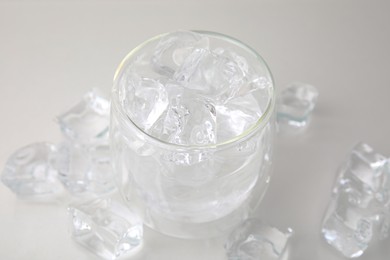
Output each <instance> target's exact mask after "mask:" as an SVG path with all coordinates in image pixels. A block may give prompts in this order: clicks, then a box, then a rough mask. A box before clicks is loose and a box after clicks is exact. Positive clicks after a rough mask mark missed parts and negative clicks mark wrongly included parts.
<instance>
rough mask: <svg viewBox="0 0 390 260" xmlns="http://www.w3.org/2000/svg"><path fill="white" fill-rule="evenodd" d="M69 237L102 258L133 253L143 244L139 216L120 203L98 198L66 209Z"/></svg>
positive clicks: (114, 257) (120, 256)
mask: <svg viewBox="0 0 390 260" xmlns="http://www.w3.org/2000/svg"><path fill="white" fill-rule="evenodd" d="M68 214H69V222H70V226H71V232H72V238H73V239H74V240H75V241H76V242H77V243H79V244H81V245H82V246H84V247H85V248H87V249H88V250H90V251H91V252H92V253H94V254H96V255H98V256H100V257H101V258H103V259H110V260H112V259H118V258H124V257H128V256H130V255H132V254H134V253H135V252H136V251H137V249H139V248H140V247H141V245H142V239H143V226H142V222H141V220H140V219H139V218H138V216H137V215H136V214H135V213H133V212H132V211H131V210H130V209H129V208H127V207H125V206H124V205H123V204H122V203H121V202H120V201H116V200H113V199H110V198H99V199H96V200H93V201H88V202H85V203H82V204H75V205H70V206H69V207H68Z"/></svg>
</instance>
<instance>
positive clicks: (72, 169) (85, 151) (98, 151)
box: [55, 143, 116, 197]
mask: <svg viewBox="0 0 390 260" xmlns="http://www.w3.org/2000/svg"><path fill="white" fill-rule="evenodd" d="M55 165H56V167H57V169H58V171H59V175H58V177H59V180H60V181H61V182H62V183H63V184H64V186H65V187H66V189H67V190H68V191H69V192H70V193H71V194H73V195H86V196H92V197H96V196H100V195H102V194H106V193H110V192H112V191H114V190H115V189H116V187H115V183H114V174H113V170H112V168H111V154H110V147H109V145H108V144H96V145H91V146H89V147H80V146H74V145H72V144H70V143H63V144H61V145H59V148H58V152H57V155H56V160H55Z"/></svg>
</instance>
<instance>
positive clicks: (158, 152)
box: [110, 31, 275, 238]
mask: <svg viewBox="0 0 390 260" xmlns="http://www.w3.org/2000/svg"><path fill="white" fill-rule="evenodd" d="M198 33H201V34H202V35H204V36H207V37H208V38H209V40H210V45H211V46H218V47H221V48H225V49H229V50H234V52H236V53H238V54H239V55H241V56H243V57H245V58H246V60H247V62H248V65H249V66H250V67H251V68H252V69H253V70H255V71H256V72H257V73H259V74H261V75H262V76H263V77H264V78H265V79H267V80H269V84H268V85H267V87H265V88H264V89H263V90H261V91H259V93H257V94H254V97H255V99H256V102H257V103H258V105H259V107H260V108H261V110H262V116H261V117H260V118H259V119H258V120H257V122H256V123H255V124H254V125H252V126H251V127H250V128H249V129H247V130H246V131H244V132H243V133H241V134H240V135H238V136H236V137H234V138H231V139H229V140H225V141H223V142H221V143H218V142H217V143H216V144H207V145H180V144H173V143H169V142H166V141H163V140H160V139H158V138H156V137H154V136H152V135H150V134H148V133H147V132H146V131H144V130H143V129H142V128H141V127H139V126H138V125H137V124H136V123H134V122H133V121H132V120H131V118H129V117H128V116H127V114H126V112H125V111H124V108H123V107H122V106H121V103H120V99H123V97H122V96H121V95H122V94H121V91H120V89H121V87H123V86H122V85H123V84H126V82H128V80H131V74H129V73H127V71H128V68H129V66H130V64H131V63H132V62H133V61H134V59H136V58H137V57H139V55H142V54H143V53H148V52H150V50H151V46H155V45H156V44H157V43H158V42H159V41H160V39H161V38H162V37H164V36H165V35H159V36H156V37H154V38H152V39H150V40H148V41H146V42H144V43H142V44H141V45H140V46H138V47H136V48H135V49H134V50H133V51H131V52H130V53H129V54H128V55H127V56H126V57H125V59H124V60H123V61H122V63H121V64H120V66H119V67H118V69H117V72H116V74H115V78H114V86H113V91H112V101H111V102H112V105H111V129H110V136H111V137H110V138H111V149H112V154H113V161H114V163H113V164H114V171H115V174H116V181H117V183H118V186H119V190H120V193H121V195H122V196H123V198H124V200H125V202H126V204H127V206H128V207H131V208H132V209H133V210H135V211H136V212H137V213H138V214H139V215H140V217H141V218H142V219H143V222H144V224H145V225H146V226H148V227H150V228H152V229H154V230H156V231H158V232H161V233H164V234H167V235H171V236H174V237H180V238H207V237H214V236H219V235H222V234H225V233H226V232H228V231H230V230H231V229H232V228H234V227H235V226H236V225H238V224H239V223H241V222H242V221H243V220H245V219H246V218H248V217H249V216H250V215H251V214H252V213H253V212H254V210H255V209H256V207H257V205H258V204H259V202H260V201H261V199H262V197H263V195H264V194H265V191H266V189H267V186H268V183H269V181H270V176H271V168H272V167H271V166H272V148H273V136H274V132H275V130H274V129H275V117H274V104H275V93H274V84H273V80H272V76H271V73H270V71H269V69H268V67H267V65H266V63H265V61H264V60H263V59H262V57H261V56H260V55H259V54H257V52H256V51H254V50H253V49H252V48H250V47H249V46H247V45H246V44H244V43H242V42H240V41H239V40H236V39H234V38H231V37H229V36H226V35H222V34H219V33H214V32H205V31H201V32H198ZM129 77H130V78H129Z"/></svg>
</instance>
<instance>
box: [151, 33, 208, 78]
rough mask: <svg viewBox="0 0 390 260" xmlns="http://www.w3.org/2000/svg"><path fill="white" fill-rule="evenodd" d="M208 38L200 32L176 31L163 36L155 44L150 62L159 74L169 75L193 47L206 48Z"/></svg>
mask: <svg viewBox="0 0 390 260" xmlns="http://www.w3.org/2000/svg"><path fill="white" fill-rule="evenodd" d="M208 46H209V42H208V38H207V37H204V36H202V35H201V34H198V33H195V32H188V31H178V32H174V33H170V34H169V35H167V36H165V37H163V38H162V39H161V40H160V42H159V43H158V44H157V46H156V48H155V50H154V54H153V56H152V58H151V63H152V65H153V67H154V68H155V70H156V71H157V72H158V73H160V74H161V75H164V76H168V77H171V76H172V75H173V74H174V73H175V72H176V70H177V69H178V68H179V67H180V66H181V65H182V64H183V62H184V60H185V58H186V57H187V56H188V55H189V54H190V53H191V52H192V51H193V49H194V48H203V49H208Z"/></svg>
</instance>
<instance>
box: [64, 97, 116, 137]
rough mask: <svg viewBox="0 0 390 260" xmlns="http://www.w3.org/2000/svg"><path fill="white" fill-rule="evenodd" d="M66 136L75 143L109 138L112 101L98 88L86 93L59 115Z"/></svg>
mask: <svg viewBox="0 0 390 260" xmlns="http://www.w3.org/2000/svg"><path fill="white" fill-rule="evenodd" d="M57 119H58V123H59V125H60V128H61V131H62V133H63V134H64V136H65V137H66V138H67V139H68V140H70V141H72V142H75V143H79V144H88V143H91V142H96V141H99V140H102V139H107V138H108V129H109V124H110V101H108V100H106V99H105V98H103V97H102V96H101V95H100V94H99V93H98V91H97V90H93V91H90V92H88V93H86V94H85V95H84V96H83V98H82V100H81V101H80V102H79V103H78V104H77V105H75V106H74V107H72V108H71V109H70V110H68V111H67V112H65V113H63V114H62V115H60V116H58V117H57Z"/></svg>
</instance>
